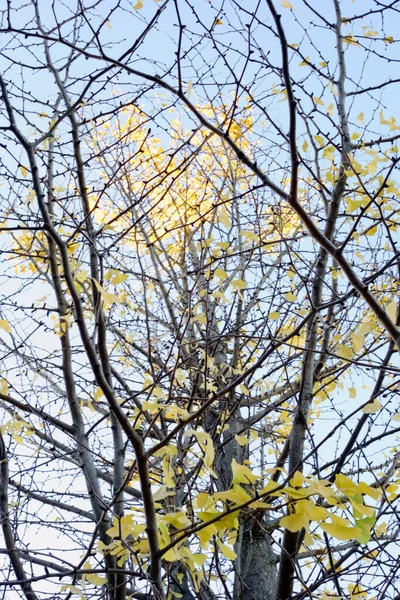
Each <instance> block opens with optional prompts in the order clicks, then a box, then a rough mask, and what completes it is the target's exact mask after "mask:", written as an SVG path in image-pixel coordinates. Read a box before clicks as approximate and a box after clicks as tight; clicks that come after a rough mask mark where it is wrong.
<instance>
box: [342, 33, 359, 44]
mask: <svg viewBox="0 0 400 600" xmlns="http://www.w3.org/2000/svg"><path fill="white" fill-rule="evenodd" d="M343 41H344V42H345V44H348V45H349V46H359V45H360V44H359V43H358V42H357V40H356V39H355V37H354V35H346V37H344V38H343Z"/></svg>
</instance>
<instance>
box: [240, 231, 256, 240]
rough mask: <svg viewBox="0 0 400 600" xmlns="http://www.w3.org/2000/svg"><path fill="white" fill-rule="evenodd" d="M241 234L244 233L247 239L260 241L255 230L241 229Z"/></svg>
mask: <svg viewBox="0 0 400 600" xmlns="http://www.w3.org/2000/svg"><path fill="white" fill-rule="evenodd" d="M239 235H242V236H243V237H245V238H246V239H247V240H252V241H254V242H258V240H259V237H258V235H257V234H256V233H254V231H240V232H239Z"/></svg>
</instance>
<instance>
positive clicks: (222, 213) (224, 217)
mask: <svg viewBox="0 0 400 600" xmlns="http://www.w3.org/2000/svg"><path fill="white" fill-rule="evenodd" d="M218 214H219V220H220V221H221V223H222V225H224V226H225V227H227V228H229V227H231V220H230V217H229V213H228V211H227V210H226V206H221V208H220V209H219V213H218Z"/></svg>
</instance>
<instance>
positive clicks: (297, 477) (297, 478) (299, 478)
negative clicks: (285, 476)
mask: <svg viewBox="0 0 400 600" xmlns="http://www.w3.org/2000/svg"><path fill="white" fill-rule="evenodd" d="M304 480H305V477H304V475H303V473H302V472H301V471H296V473H295V474H294V475H293V477H292V479H291V480H290V485H291V486H292V487H301V486H302V485H303V483H304Z"/></svg>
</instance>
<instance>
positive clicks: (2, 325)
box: [0, 319, 11, 333]
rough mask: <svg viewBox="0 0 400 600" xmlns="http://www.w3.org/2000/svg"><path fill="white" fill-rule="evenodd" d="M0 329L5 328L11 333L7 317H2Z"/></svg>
mask: <svg viewBox="0 0 400 600" xmlns="http://www.w3.org/2000/svg"><path fill="white" fill-rule="evenodd" d="M0 329H4V331H6V332H7V333H11V327H10V323H9V322H8V321H7V320H6V319H0Z"/></svg>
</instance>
